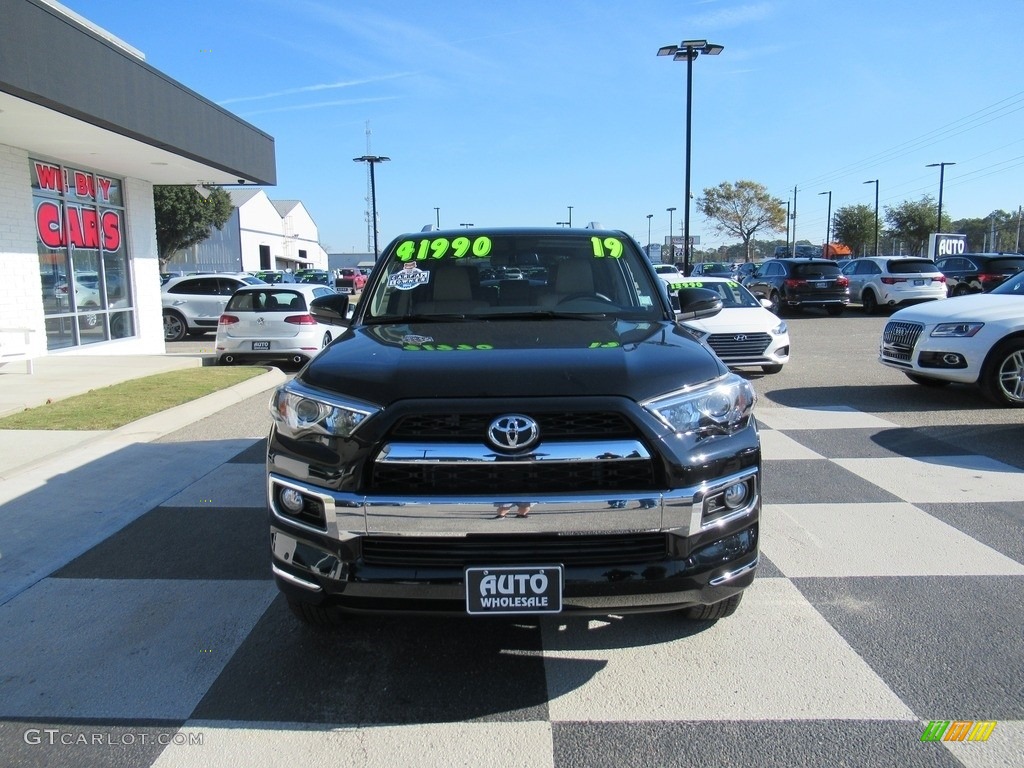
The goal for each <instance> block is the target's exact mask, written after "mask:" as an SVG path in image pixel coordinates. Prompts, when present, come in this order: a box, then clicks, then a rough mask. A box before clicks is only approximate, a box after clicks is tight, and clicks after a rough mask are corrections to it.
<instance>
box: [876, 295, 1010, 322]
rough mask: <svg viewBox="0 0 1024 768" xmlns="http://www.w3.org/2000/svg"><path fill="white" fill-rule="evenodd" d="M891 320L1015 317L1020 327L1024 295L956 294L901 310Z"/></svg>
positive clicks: (979, 319)
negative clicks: (948, 297) (955, 295)
mask: <svg viewBox="0 0 1024 768" xmlns="http://www.w3.org/2000/svg"><path fill="white" fill-rule="evenodd" d="M890 319H891V320H902V321H910V322H918V323H925V324H926V325H927V324H931V323H941V322H955V321H958V320H963V321H974V322H999V321H1003V320H1010V321H1013V320H1016V321H1017V323H1016V324H1017V325H1018V326H1024V298H1021V297H1020V296H1002V295H1000V294H991V293H977V294H973V295H970V296H957V297H954V298H950V299H938V300H937V301H929V302H927V303H925V304H917V305H915V306H913V307H907V308H906V309H901V310H899V311H897V312H894V313H893V314H892V316H891V318H890Z"/></svg>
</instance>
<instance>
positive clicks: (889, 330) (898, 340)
mask: <svg viewBox="0 0 1024 768" xmlns="http://www.w3.org/2000/svg"><path fill="white" fill-rule="evenodd" d="M922 330H924V326H923V325H921V323H905V322H900V321H897V320H893V321H890V322H889V323H887V324H886V326H885V330H884V331H883V332H882V356H883V357H885V358H888V359H890V360H898V361H900V362H903V363H909V362H910V361H911V358H912V357H913V355H914V346H915V345H916V344H917V339H918V337H919V336H920V335H921V331H922Z"/></svg>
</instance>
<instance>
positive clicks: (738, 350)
mask: <svg viewBox="0 0 1024 768" xmlns="http://www.w3.org/2000/svg"><path fill="white" fill-rule="evenodd" d="M738 335H741V336H743V337H744V338H742V339H737V338H736V336H737V334H734V333H715V334H712V335H711V336H709V337H708V346H709V347H711V348H712V349H713V350H714V351H715V354H716V355H718V356H719V357H743V356H751V357H753V356H758V355H762V354H764V351H765V350H766V349H768V345H769V344H771V342H772V339H771V336H769V335H768V334H767V333H747V334H738Z"/></svg>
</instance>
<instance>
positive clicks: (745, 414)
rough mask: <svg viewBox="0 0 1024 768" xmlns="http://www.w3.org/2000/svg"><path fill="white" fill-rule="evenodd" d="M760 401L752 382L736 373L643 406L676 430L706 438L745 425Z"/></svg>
mask: <svg viewBox="0 0 1024 768" xmlns="http://www.w3.org/2000/svg"><path fill="white" fill-rule="evenodd" d="M756 400H757V395H755V394H754V388H753V387H752V386H750V382H749V381H747V380H746V379H744V378H742V377H740V376H737V375H736V374H734V373H732V374H729V375H727V376H724V377H722V378H721V379H719V380H718V381H716V382H714V383H713V384H710V385H705V386H701V387H697V388H695V389H689V390H683V391H681V392H674V393H672V394H671V395H665V396H664V397H659V398H657V399H655V400H649V401H647V402H646V403H642V405H643V407H644V408H645V409H646V410H648V411H649V412H651V413H653V414H654V415H655V416H656V417H658V419H659V420H661V421H662V422H663V423H664V424H665V425H667V426H668V427H671V428H672V429H674V430H675V431H676V432H681V433H687V432H693V433H696V434H698V435H700V436H702V437H704V436H709V435H728V434H731V433H733V432H735V431H737V430H739V429H742V428H743V427H745V426H746V425H747V421H748V419H749V418H750V414H751V413H752V412H753V410H754V402H755V401H756Z"/></svg>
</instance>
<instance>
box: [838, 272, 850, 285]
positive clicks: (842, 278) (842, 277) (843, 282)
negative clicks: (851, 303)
mask: <svg viewBox="0 0 1024 768" xmlns="http://www.w3.org/2000/svg"><path fill="white" fill-rule="evenodd" d="M849 284H850V278H848V277H847V276H846V275H840V276H839V277H837V278H836V285H838V286H839V287H840V288H845V287H846V286H848V285H849Z"/></svg>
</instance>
